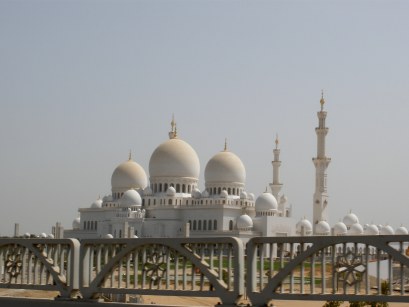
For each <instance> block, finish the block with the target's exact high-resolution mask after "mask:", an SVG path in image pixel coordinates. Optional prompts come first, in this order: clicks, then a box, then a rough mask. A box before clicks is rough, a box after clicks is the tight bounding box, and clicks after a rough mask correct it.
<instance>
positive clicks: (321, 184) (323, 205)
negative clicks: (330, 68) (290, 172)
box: [312, 92, 331, 234]
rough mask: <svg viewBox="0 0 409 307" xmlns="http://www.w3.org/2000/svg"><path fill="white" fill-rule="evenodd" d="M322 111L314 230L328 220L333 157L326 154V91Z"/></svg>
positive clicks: (318, 140)
mask: <svg viewBox="0 0 409 307" xmlns="http://www.w3.org/2000/svg"><path fill="white" fill-rule="evenodd" d="M320 104H321V111H319V112H317V115H318V127H317V128H315V132H316V133H317V157H316V158H312V161H313V163H314V166H315V193H314V200H313V201H314V204H313V230H314V234H315V227H316V225H317V223H318V222H319V221H322V220H324V221H328V194H327V173H326V170H327V167H328V165H329V163H330V162H331V158H328V157H327V156H326V155H325V137H326V135H327V133H328V128H327V127H326V126H325V119H326V117H327V112H326V111H324V104H325V100H324V93H323V92H322V93H321V100H320Z"/></svg>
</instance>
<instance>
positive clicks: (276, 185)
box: [270, 136, 283, 202]
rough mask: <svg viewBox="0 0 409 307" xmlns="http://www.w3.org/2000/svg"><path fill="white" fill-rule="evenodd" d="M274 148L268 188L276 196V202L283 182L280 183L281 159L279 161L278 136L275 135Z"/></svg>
mask: <svg viewBox="0 0 409 307" xmlns="http://www.w3.org/2000/svg"><path fill="white" fill-rule="evenodd" d="M275 143H276V148H275V149H274V150H273V153H274V160H273V161H272V162H271V164H273V182H272V183H270V189H271V192H272V194H273V195H274V197H275V198H276V200H277V202H279V201H280V199H279V198H278V194H279V193H280V191H281V188H282V187H283V184H282V183H280V166H281V161H280V149H279V148H278V144H279V140H278V136H276V140H275Z"/></svg>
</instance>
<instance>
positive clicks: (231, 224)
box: [229, 220, 233, 230]
mask: <svg viewBox="0 0 409 307" xmlns="http://www.w3.org/2000/svg"><path fill="white" fill-rule="evenodd" d="M229 230H233V220H230V222H229Z"/></svg>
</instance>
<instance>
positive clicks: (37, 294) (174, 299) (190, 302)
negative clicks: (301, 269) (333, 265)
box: [0, 289, 409, 307]
mask: <svg viewBox="0 0 409 307" xmlns="http://www.w3.org/2000/svg"><path fill="white" fill-rule="evenodd" d="M57 295H58V292H56V291H35V290H23V289H22V290H19V289H0V296H11V297H33V298H49V299H53V298H55V297H56V296H57ZM142 298H143V303H144V304H146V305H158V306H160V305H167V306H169V305H175V306H187V307H193V306H215V305H217V303H218V302H220V300H219V299H218V298H206V297H182V296H150V295H144V296H143V297H142ZM273 304H274V306H275V307H321V306H323V305H324V304H325V302H320V301H279V300H277V301H273ZM347 306H349V304H348V303H344V304H343V305H342V307H347ZM389 306H390V307H406V306H409V303H389Z"/></svg>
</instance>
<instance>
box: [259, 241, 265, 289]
mask: <svg viewBox="0 0 409 307" xmlns="http://www.w3.org/2000/svg"><path fill="white" fill-rule="evenodd" d="M259 251H260V269H259V273H258V274H259V285H260V289H263V288H264V283H263V277H264V252H265V245H264V244H261V245H260V249H259Z"/></svg>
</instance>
